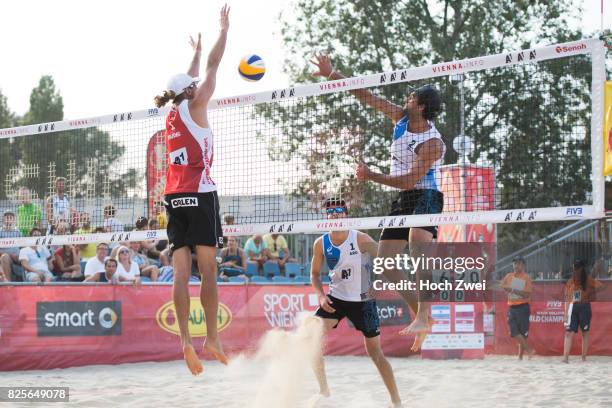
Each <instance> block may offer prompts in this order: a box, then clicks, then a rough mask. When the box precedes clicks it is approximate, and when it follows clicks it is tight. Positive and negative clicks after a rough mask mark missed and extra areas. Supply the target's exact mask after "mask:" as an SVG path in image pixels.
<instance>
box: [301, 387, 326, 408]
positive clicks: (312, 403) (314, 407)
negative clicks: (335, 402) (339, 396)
mask: <svg viewBox="0 0 612 408" xmlns="http://www.w3.org/2000/svg"><path fill="white" fill-rule="evenodd" d="M327 398H329V390H328V391H327V393H325V394H324V393H323V392H320V393H319V394H315V395H313V396H312V397H310V399H309V400H308V403H307V404H306V406H307V407H308V408H318V407H320V406H321V405H322V404H324V401H325V400H326V399H327Z"/></svg>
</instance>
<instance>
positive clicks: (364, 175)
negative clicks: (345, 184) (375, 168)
mask: <svg viewBox="0 0 612 408" xmlns="http://www.w3.org/2000/svg"><path fill="white" fill-rule="evenodd" d="M371 174H372V170H370V168H369V167H368V166H366V164H365V163H364V162H362V161H360V162H359V163H357V170H356V171H355V175H356V176H357V180H359V181H367V180H368V179H369V178H370V175H371Z"/></svg>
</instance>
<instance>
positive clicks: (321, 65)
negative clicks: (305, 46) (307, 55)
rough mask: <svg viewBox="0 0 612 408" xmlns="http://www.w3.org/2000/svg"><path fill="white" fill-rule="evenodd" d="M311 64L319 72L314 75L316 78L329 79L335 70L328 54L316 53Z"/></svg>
mask: <svg viewBox="0 0 612 408" xmlns="http://www.w3.org/2000/svg"><path fill="white" fill-rule="evenodd" d="M310 62H311V63H313V64H314V65H316V66H317V70H316V71H315V72H313V73H312V75H314V76H320V77H324V78H328V77H329V76H330V75H331V73H332V72H333V70H334V67H333V66H332V63H331V59H330V58H329V56H328V55H327V54H323V53H322V52H318V53H317V52H315V54H314V56H313V58H312V59H311V60H310Z"/></svg>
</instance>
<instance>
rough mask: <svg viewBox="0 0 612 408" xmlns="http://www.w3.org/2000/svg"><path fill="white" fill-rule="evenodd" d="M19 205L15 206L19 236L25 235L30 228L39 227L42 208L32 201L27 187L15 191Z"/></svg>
mask: <svg viewBox="0 0 612 408" xmlns="http://www.w3.org/2000/svg"><path fill="white" fill-rule="evenodd" d="M17 196H18V199H19V203H20V205H19V207H17V229H19V231H20V232H21V236H23V237H25V236H27V235H28V234H29V233H30V231H31V230H32V228H34V227H36V228H41V221H42V210H41V209H40V207H39V206H37V205H36V204H34V203H33V202H32V193H31V192H30V189H29V188H27V187H21V188H20V189H19V191H18V192H17Z"/></svg>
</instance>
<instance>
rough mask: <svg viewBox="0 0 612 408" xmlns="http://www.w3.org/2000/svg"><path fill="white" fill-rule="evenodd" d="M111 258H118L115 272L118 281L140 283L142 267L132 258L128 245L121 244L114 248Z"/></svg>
mask: <svg viewBox="0 0 612 408" xmlns="http://www.w3.org/2000/svg"><path fill="white" fill-rule="evenodd" d="M111 258H113V259H117V260H118V262H117V272H115V275H116V281H117V282H134V283H137V284H138V283H140V268H139V267H138V264H137V263H136V262H134V261H133V260H132V258H131V253H130V249H129V248H128V247H126V246H125V245H120V246H118V247H117V248H115V249H113V253H112V254H111ZM115 275H113V276H115Z"/></svg>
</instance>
